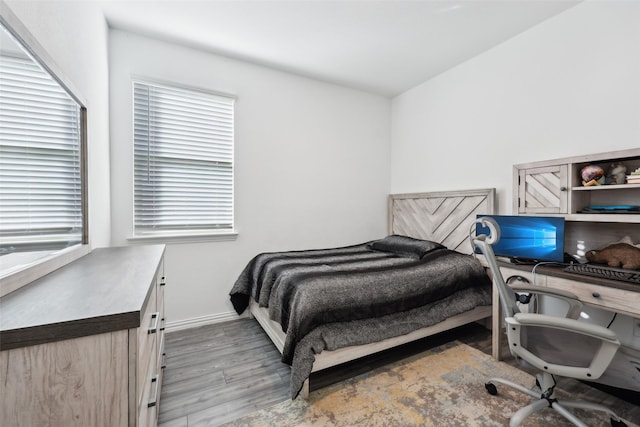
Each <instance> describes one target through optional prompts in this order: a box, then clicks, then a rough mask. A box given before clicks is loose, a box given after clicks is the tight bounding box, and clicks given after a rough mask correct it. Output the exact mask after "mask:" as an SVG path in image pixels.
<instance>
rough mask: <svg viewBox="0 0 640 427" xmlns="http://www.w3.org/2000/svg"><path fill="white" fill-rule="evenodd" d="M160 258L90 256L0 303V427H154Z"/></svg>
mask: <svg viewBox="0 0 640 427" xmlns="http://www.w3.org/2000/svg"><path fill="white" fill-rule="evenodd" d="M164 249H165V248H164V245H149V246H132V247H118V248H104V249H95V250H93V251H92V252H91V253H89V254H88V255H85V256H84V257H82V258H80V259H78V260H76V261H74V262H72V263H70V264H68V265H66V266H65V267H63V268H61V269H59V270H56V271H54V272H53V273H50V274H48V275H47V276H45V277H43V278H41V279H38V280H36V281H34V282H33V283H30V284H29V285H27V286H25V287H23V288H21V289H19V290H17V291H14V292H12V293H10V294H8V295H6V296H4V297H3V298H1V299H0V425H2V426H17V425H19V426H65V427H66V426H109V427H112V426H153V425H156V420H157V413H158V404H159V397H160V385H161V383H162V367H163V366H162V364H163V353H164V351H163V349H164V285H165V280H164V262H163V257H164Z"/></svg>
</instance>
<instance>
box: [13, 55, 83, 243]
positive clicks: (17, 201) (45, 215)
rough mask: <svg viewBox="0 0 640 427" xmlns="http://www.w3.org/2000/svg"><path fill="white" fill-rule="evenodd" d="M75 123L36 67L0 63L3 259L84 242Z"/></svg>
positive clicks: (57, 90)
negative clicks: (32, 251) (8, 254)
mask: <svg viewBox="0 0 640 427" xmlns="http://www.w3.org/2000/svg"><path fill="white" fill-rule="evenodd" d="M80 120H81V109H80V106H79V105H78V104H77V103H76V102H75V100H74V99H73V98H71V97H70V96H69V95H68V94H67V92H66V91H65V90H64V89H63V88H62V87H61V86H60V85H59V84H58V83H57V81H55V80H54V79H53V78H52V77H51V76H50V75H49V73H48V72H46V71H45V70H44V69H42V68H41V67H40V65H39V64H37V63H35V61H32V60H31V59H30V58H22V57H13V56H7V55H4V54H3V55H1V56H0V255H2V254H6V253H11V252H17V251H29V250H39V249H52V248H60V247H65V246H70V245H73V244H76V243H80V242H81V241H82V232H83V231H82V230H83V212H82V206H83V202H82V171H81V135H80V125H81V123H80Z"/></svg>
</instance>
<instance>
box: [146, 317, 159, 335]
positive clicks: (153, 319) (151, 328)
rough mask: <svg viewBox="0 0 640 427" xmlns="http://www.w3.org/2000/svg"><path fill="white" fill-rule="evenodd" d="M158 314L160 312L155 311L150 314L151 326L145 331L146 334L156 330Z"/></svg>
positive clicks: (153, 332)
mask: <svg viewBox="0 0 640 427" xmlns="http://www.w3.org/2000/svg"><path fill="white" fill-rule="evenodd" d="M159 316H160V312H159V311H156V312H155V313H153V314H151V322H152V323H151V327H150V328H149V330H148V331H147V333H148V334H155V333H156V332H157V331H158V319H159Z"/></svg>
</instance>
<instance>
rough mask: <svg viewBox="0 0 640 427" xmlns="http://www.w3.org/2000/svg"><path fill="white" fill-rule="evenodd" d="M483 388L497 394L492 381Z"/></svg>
mask: <svg viewBox="0 0 640 427" xmlns="http://www.w3.org/2000/svg"><path fill="white" fill-rule="evenodd" d="M484 388H486V389H487V392H488V393H489V394H490V395H492V396H495V395H497V394H498V389H497V388H496V386H495V385H494V384H493V383H485V384H484ZM611 422H612V423H613V420H611Z"/></svg>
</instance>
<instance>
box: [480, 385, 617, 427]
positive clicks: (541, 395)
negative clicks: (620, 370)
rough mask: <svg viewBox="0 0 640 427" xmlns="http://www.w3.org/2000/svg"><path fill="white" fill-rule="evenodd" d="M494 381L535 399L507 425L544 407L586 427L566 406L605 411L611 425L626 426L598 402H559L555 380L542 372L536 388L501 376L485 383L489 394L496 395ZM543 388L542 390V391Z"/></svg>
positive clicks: (514, 423)
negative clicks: (556, 396) (555, 392)
mask: <svg viewBox="0 0 640 427" xmlns="http://www.w3.org/2000/svg"><path fill="white" fill-rule="evenodd" d="M495 383H498V384H503V385H506V386H508V387H511V388H513V389H515V390H518V391H520V392H522V393H524V394H526V395H528V396H531V397H532V398H534V399H536V400H534V401H533V402H532V403H530V404H529V405H527V406H525V407H523V408H520V409H519V410H518V411H517V412H516V413H515V414H513V416H512V417H511V420H510V421H509V427H517V426H519V425H520V424H522V422H523V421H524V420H525V419H526V418H527V417H528V416H530V415H531V414H533V413H535V412H538V411H541V410H542V409H544V408H552V409H553V410H555V411H556V412H558V413H559V414H560V415H562V416H563V417H564V418H565V419H567V420H568V421H570V422H572V423H573V424H574V425H576V426H578V427H588V426H587V424H585V423H584V422H582V421H581V420H580V419H578V418H577V417H576V416H575V415H574V414H573V413H571V412H570V411H569V410H568V409H567V408H575V409H586V410H594V411H600V412H605V413H606V414H608V415H609V416H610V417H611V425H612V426H613V427H626V426H627V424H626V423H625V422H624V421H623V420H622V419H621V418H620V417H619V416H618V415H617V414H616V413H615V412H613V411H612V410H611V409H609V408H607V407H606V406H604V405H600V404H598V403H592V402H586V401H582V400H563V401H562V403H560V402H559V401H558V400H557V399H556V398H555V397H554V392H553V387H554V386H555V380H554V378H553V376H552V375H550V374H548V373H543V374H541V375H538V376H537V379H536V388H537V390H536V389H528V388H526V387H524V386H522V385H520V384H517V383H514V382H512V381H509V380H505V379H503V378H490V379H489V380H488V381H487V383H486V384H485V388H486V389H487V391H488V392H489V394H492V395H496V394H497V389H496V387H495ZM542 390H544V392H543V391H542Z"/></svg>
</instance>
